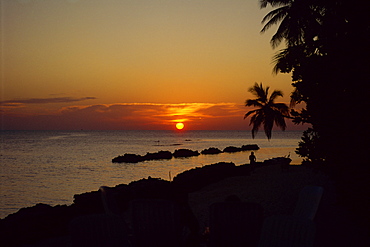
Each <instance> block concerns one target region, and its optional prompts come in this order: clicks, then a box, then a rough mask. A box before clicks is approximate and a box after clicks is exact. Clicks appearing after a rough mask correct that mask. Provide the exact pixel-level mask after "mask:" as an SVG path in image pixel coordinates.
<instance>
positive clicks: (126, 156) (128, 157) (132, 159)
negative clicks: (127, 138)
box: [112, 153, 144, 163]
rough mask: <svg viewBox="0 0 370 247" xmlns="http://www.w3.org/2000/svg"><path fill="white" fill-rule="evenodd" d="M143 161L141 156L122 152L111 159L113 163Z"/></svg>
mask: <svg viewBox="0 0 370 247" xmlns="http://www.w3.org/2000/svg"><path fill="white" fill-rule="evenodd" d="M141 161H144V158H143V156H141V155H138V154H127V153H126V154H124V155H123V156H122V155H120V156H118V157H115V158H113V159H112V162H113V163H138V162H141Z"/></svg>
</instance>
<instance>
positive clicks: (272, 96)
mask: <svg viewBox="0 0 370 247" xmlns="http://www.w3.org/2000/svg"><path fill="white" fill-rule="evenodd" d="M279 96H280V97H283V96H284V94H283V92H282V91H281V90H274V91H273V92H272V94H271V95H270V98H269V101H268V104H273V103H274V100H275V99H276V98H277V97H279Z"/></svg>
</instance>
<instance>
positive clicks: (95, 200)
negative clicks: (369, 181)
mask: <svg viewBox="0 0 370 247" xmlns="http://www.w3.org/2000/svg"><path fill="white" fill-rule="evenodd" d="M282 161H283V162H282ZM289 162H290V159H289V158H284V157H280V158H273V159H269V160H265V161H264V162H257V163H256V164H253V165H250V164H245V165H239V166H236V165H235V164H234V163H226V162H220V163H216V164H212V165H206V166H203V167H197V168H193V169H190V170H187V171H184V172H183V173H180V174H178V175H177V176H175V177H174V178H173V180H172V181H167V180H163V179H161V178H151V177H148V178H146V179H145V178H144V179H141V180H138V181H133V182H131V183H129V184H119V185H117V186H115V187H108V189H109V190H110V191H111V192H112V193H113V194H114V197H115V200H116V202H117V204H118V206H119V208H120V210H121V213H122V214H123V215H126V216H127V211H128V205H129V201H130V200H132V199H137V198H161V199H170V200H175V201H180V202H181V203H184V204H186V205H187V206H188V207H189V208H190V209H191V211H192V213H193V215H194V216H195V219H196V222H197V224H198V231H199V232H198V234H199V235H201V234H202V232H203V231H204V229H205V228H206V227H207V226H208V216H209V206H210V205H211V204H212V203H214V202H219V201H224V200H225V199H226V198H227V197H229V196H237V197H238V198H240V199H241V200H242V201H250V202H256V203H259V204H260V205H261V206H262V207H263V208H264V217H268V216H271V215H278V214H291V212H292V211H293V209H294V206H295V203H296V201H297V199H298V193H299V191H300V190H301V189H302V188H303V187H304V186H306V185H318V186H322V187H323V188H324V195H323V198H322V201H321V204H320V207H319V210H318V212H317V215H316V218H315V224H316V242H317V244H316V245H315V246H329V245H332V246H368V244H369V242H368V237H367V235H366V233H367V232H366V231H365V229H363V228H362V227H360V226H359V224H357V223H356V220H355V219H354V218H353V216H352V215H351V214H350V213H349V212H348V211H347V210H345V209H344V207H342V206H341V205H340V204H339V202H338V200H337V196H336V190H335V185H334V183H333V181H332V180H331V179H330V178H329V177H328V176H327V175H325V174H323V173H322V172H319V171H317V170H314V169H312V168H311V167H308V166H302V165H301V166H297V165H294V166H293V165H289ZM286 163H287V164H288V167H287V169H283V168H284V166H282V164H286ZM285 168H286V167H285ZM102 213H104V206H103V203H102V200H101V191H100V190H97V191H91V192H86V193H83V194H78V195H74V201H73V203H72V204H71V205H69V206H67V205H57V206H50V205H46V204H37V205H35V206H33V207H28V208H22V209H20V210H19V211H18V212H16V213H14V214H11V215H8V216H7V217H6V218H4V219H1V220H0V231H1V232H2V236H3V237H2V238H1V240H0V244H1V246H9V247H11V246H25V245H27V246H29V247H36V246H38V247H41V246H51V247H53V246H54V247H57V246H69V244H70V238H69V233H68V225H69V223H70V222H71V220H73V219H74V218H76V217H79V216H82V215H89V214H102Z"/></svg>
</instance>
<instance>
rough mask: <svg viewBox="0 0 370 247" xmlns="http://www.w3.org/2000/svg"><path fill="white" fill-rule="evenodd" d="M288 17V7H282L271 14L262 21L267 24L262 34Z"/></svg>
mask: <svg viewBox="0 0 370 247" xmlns="http://www.w3.org/2000/svg"><path fill="white" fill-rule="evenodd" d="M286 16H287V7H281V8H278V9H275V10H272V11H271V12H269V13H268V14H267V15H265V17H263V19H262V23H265V22H266V21H267V20H268V21H267V23H266V24H265V25H264V26H263V28H262V30H261V33H264V32H266V31H267V30H268V29H269V28H271V27H272V26H273V25H276V24H278V23H279V22H280V21H281V20H283V19H284V18H285V17H286Z"/></svg>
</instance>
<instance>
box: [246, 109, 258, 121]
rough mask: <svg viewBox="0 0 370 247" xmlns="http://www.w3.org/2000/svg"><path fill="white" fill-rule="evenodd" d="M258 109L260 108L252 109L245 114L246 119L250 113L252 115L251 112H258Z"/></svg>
mask: <svg viewBox="0 0 370 247" xmlns="http://www.w3.org/2000/svg"><path fill="white" fill-rule="evenodd" d="M257 111H258V110H252V111H249V112H247V113H246V114H245V115H244V119H246V118H247V117H249V115H251V114H253V113H255V112H257Z"/></svg>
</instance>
